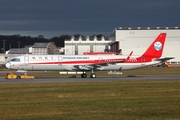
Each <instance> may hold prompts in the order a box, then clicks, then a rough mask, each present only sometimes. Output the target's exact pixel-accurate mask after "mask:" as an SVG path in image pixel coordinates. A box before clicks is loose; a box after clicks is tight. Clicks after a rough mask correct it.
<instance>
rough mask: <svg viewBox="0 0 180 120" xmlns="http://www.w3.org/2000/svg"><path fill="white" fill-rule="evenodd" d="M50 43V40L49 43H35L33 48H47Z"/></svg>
mask: <svg viewBox="0 0 180 120" xmlns="http://www.w3.org/2000/svg"><path fill="white" fill-rule="evenodd" d="M48 45H49V42H47V43H44V42H41V43H34V45H33V46H32V48H47V47H48Z"/></svg>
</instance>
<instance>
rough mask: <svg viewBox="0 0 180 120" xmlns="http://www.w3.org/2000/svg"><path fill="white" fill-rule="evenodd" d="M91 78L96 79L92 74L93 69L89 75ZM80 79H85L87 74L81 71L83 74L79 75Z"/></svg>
mask: <svg viewBox="0 0 180 120" xmlns="http://www.w3.org/2000/svg"><path fill="white" fill-rule="evenodd" d="M90 77H91V78H96V74H95V73H94V72H93V69H92V71H91V74H90ZM81 78H87V74H86V73H85V72H84V71H83V74H81Z"/></svg>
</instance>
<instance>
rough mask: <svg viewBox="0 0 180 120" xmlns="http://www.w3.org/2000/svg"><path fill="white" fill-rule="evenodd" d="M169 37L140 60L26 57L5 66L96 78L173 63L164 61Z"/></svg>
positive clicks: (154, 44) (159, 39)
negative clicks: (115, 72)
mask: <svg viewBox="0 0 180 120" xmlns="http://www.w3.org/2000/svg"><path fill="white" fill-rule="evenodd" d="M165 39H166V33H161V34H159V35H158V37H157V38H156V39H155V40H154V41H153V42H152V44H151V45H150V46H149V47H148V49H147V50H146V51H145V52H144V54H142V55H141V56H138V57H137V56H132V52H131V53H130V54H129V55H128V56H122V55H28V54H27V55H23V56H18V57H15V58H13V59H11V60H10V61H8V62H7V63H6V67H7V68H9V69H15V70H21V71H24V72H27V71H28V70H30V71H40V70H43V71H55V70H57V71H62V70H66V71H82V74H81V77H82V78H86V77H87V74H86V72H87V71H91V74H90V77H91V78H95V77H96V74H95V73H94V71H110V70H114V71H123V70H131V69H136V68H142V67H146V66H150V65H153V64H158V63H160V62H162V61H163V60H167V59H172V58H164V57H161V55H162V52H163V49H164V43H165Z"/></svg>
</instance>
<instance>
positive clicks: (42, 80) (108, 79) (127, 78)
mask: <svg viewBox="0 0 180 120" xmlns="http://www.w3.org/2000/svg"><path fill="white" fill-rule="evenodd" d="M145 80H180V75H142V76H141V75H139V76H115V77H113V76H98V77H97V78H89V77H88V78H81V77H75V76H72V77H41V78H40V77H37V78H35V79H5V78H4V77H1V78H0V84H11V83H12V84H14V83H51V82H62V83H63V82H112V81H145Z"/></svg>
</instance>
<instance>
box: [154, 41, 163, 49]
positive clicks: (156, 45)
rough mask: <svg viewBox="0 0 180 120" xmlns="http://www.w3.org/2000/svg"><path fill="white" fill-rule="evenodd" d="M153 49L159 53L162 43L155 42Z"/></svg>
mask: <svg viewBox="0 0 180 120" xmlns="http://www.w3.org/2000/svg"><path fill="white" fill-rule="evenodd" d="M154 49H155V50H157V51H159V50H161V49H162V43H161V42H155V43H154Z"/></svg>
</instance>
